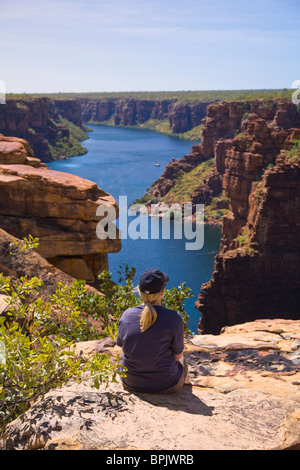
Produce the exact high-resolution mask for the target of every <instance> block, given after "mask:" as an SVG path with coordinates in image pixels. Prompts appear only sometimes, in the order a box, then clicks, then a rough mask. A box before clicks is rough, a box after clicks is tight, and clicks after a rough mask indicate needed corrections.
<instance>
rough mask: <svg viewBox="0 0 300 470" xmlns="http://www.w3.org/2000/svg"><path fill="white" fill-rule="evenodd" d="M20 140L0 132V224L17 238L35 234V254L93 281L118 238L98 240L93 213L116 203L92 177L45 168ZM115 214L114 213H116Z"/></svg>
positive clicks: (70, 272) (64, 269) (73, 274)
mask: <svg viewBox="0 0 300 470" xmlns="http://www.w3.org/2000/svg"><path fill="white" fill-rule="evenodd" d="M31 155H32V151H31V149H30V147H29V145H28V143H27V142H26V141H24V140H22V139H13V138H5V137H3V136H2V137H0V163H1V164H0V227H1V228H2V229H3V230H5V231H6V232H8V233H10V234H12V235H14V236H16V237H17V238H21V239H22V238H23V237H27V236H28V235H29V234H31V235H32V236H33V237H38V238H39V247H38V249H37V251H38V253H39V254H41V255H42V256H43V257H44V258H46V259H47V260H49V261H50V262H51V263H52V264H53V265H54V266H56V267H57V268H59V269H61V270H62V271H64V272H66V273H68V274H70V275H71V276H73V277H75V278H77V279H85V280H86V281H88V282H93V281H94V276H95V275H96V274H98V272H99V271H101V270H103V269H107V268H108V262H107V253H111V252H117V251H119V250H120V249H121V243H120V240H119V239H116V240H110V239H106V240H100V239H99V238H98V237H97V235H96V226H97V224H98V222H99V221H100V217H98V216H97V215H96V211H97V208H98V207H99V206H101V205H108V206H114V207H115V208H116V211H117V204H116V202H115V200H114V198H113V197H112V196H110V194H108V193H106V192H105V191H103V190H102V189H100V188H98V187H97V185H96V184H95V183H93V182H91V181H88V180H85V179H83V178H80V177H78V176H74V175H70V174H67V173H62V172H58V171H52V170H49V169H48V168H47V167H46V165H45V164H43V163H41V162H40V161H39V160H38V159H36V158H32V156H31ZM116 213H117V212H116Z"/></svg>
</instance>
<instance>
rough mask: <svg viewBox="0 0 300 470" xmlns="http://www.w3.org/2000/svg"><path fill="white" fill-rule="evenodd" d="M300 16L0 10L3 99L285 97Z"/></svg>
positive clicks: (168, 0)
mask: <svg viewBox="0 0 300 470" xmlns="http://www.w3.org/2000/svg"><path fill="white" fill-rule="evenodd" d="M299 15H300V0H247V1H244V0H241V1H233V0H127V1H126V0H26V1H24V0H0V50H1V60H0V83H2V84H4V85H3V86H5V88H6V92H7V93H23V92H26V93H52V92H96V91H99V92H100V91H102V92H111V91H163V90H164V91H179V90H233V89H238V90H245V89H265V88H267V89H275V88H292V83H293V82H295V81H296V80H300V60H299V45H300V28H299ZM0 91H1V90H0Z"/></svg>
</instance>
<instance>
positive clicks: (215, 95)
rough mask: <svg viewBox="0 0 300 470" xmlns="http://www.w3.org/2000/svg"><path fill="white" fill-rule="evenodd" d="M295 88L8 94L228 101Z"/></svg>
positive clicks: (21, 96) (289, 92)
mask: <svg viewBox="0 0 300 470" xmlns="http://www.w3.org/2000/svg"><path fill="white" fill-rule="evenodd" d="M294 91H295V90H292V89H291V90H290V89H287V88H283V89H270V90H268V89H261V90H202V91H201V90H195V91H193V90H189V91H128V92H88V93H84V92H83V93H43V94H38V93H32V94H30V95H28V94H12V93H11V94H8V95H7V99H11V98H14V99H27V98H31V99H33V98H37V97H41V96H46V97H49V98H53V99H68V98H69V99H74V98H89V99H106V98H134V99H141V100H180V101H181V102H188V101H219V100H221V101H226V100H249V99H257V98H265V99H271V98H288V99H290V98H291V96H292V94H293V92H294Z"/></svg>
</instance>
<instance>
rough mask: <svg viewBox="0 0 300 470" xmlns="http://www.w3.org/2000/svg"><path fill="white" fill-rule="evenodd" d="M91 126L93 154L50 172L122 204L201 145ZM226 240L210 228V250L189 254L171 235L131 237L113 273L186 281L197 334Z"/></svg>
mask: <svg viewBox="0 0 300 470" xmlns="http://www.w3.org/2000/svg"><path fill="white" fill-rule="evenodd" d="M89 127H90V128H91V129H92V132H90V133H88V135H89V139H88V140H85V141H84V143H83V145H84V146H85V147H86V148H87V150H88V153H87V154H85V155H81V156H76V157H71V158H69V159H67V160H58V161H55V162H51V163H48V166H49V168H51V169H53V170H58V171H64V172H67V173H71V174H74V175H78V176H81V177H83V178H86V179H89V180H91V181H94V182H95V183H97V185H98V186H99V187H100V188H102V189H103V190H104V191H107V192H108V193H110V194H112V196H114V198H115V199H116V201H117V202H118V201H119V196H127V200H128V204H129V205H130V204H131V203H132V202H133V201H134V200H135V199H137V198H140V197H141V196H142V195H143V194H144V193H145V191H146V188H147V187H149V186H150V185H151V183H153V182H154V181H156V180H157V179H158V178H159V176H160V175H161V174H162V172H163V170H164V167H165V165H166V164H167V163H168V162H170V161H171V159H172V158H176V159H178V158H181V157H183V156H184V155H185V154H187V153H189V152H190V150H191V146H192V145H196V144H198V143H199V142H192V143H191V142H189V141H186V140H181V139H177V138H175V137H169V136H165V135H163V134H158V133H156V132H152V131H148V130H139V129H124V128H119V127H107V126H101V125H90V124H89ZM158 165H160V166H158ZM149 230H150V223H149ZM220 239H221V230H220V228H219V227H213V226H208V225H205V227H204V246H203V248H202V249H200V250H186V249H185V248H186V242H187V240H186V239H184V238H182V239H174V238H173V237H172V236H171V238H170V239H162V238H161V237H160V238H159V239H151V238H150V237H149V238H148V239H136V240H132V239H131V238H129V237H128V238H127V239H124V240H122V249H121V251H120V252H119V253H114V254H109V271H110V272H111V273H112V277H113V279H114V280H115V281H118V273H117V271H118V269H119V266H120V265H123V264H128V265H129V266H130V267H135V268H136V271H137V273H136V277H135V279H134V281H135V283H136V284H137V283H138V279H139V276H140V275H141V274H142V272H143V271H144V270H145V269H147V268H149V267H157V268H159V269H161V270H162V271H164V272H166V273H168V275H169V278H170V282H169V284H168V287H174V286H178V285H179V284H180V283H181V282H182V281H185V282H186V285H187V286H188V287H190V288H191V289H192V292H193V295H194V297H193V298H191V299H187V300H186V303H185V306H186V310H187V312H188V314H189V318H190V320H189V327H190V329H191V330H192V332H193V333H196V332H197V323H198V320H199V316H200V313H199V311H198V310H196V309H195V307H194V302H195V300H196V299H197V295H198V293H199V291H200V287H201V284H202V283H204V282H207V281H208V280H209V279H210V278H211V276H212V273H213V267H214V258H215V255H216V254H217V252H218V251H219V246H220Z"/></svg>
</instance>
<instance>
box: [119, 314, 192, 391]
mask: <svg viewBox="0 0 300 470" xmlns="http://www.w3.org/2000/svg"><path fill="white" fill-rule="evenodd" d="M154 308H155V309H156V312H157V319H156V321H155V322H154V323H153V325H152V326H150V328H148V329H147V330H146V331H143V332H142V331H141V329H140V316H141V313H142V311H143V309H144V305H139V306H137V307H133V308H129V309H127V310H126V311H125V312H124V313H123V315H122V317H121V319H120V322H119V329H118V336H117V345H118V346H121V347H122V349H123V356H122V364H123V365H124V366H125V367H126V368H127V371H126V372H125V373H126V377H123V378H122V380H123V382H124V384H125V385H127V386H128V387H130V388H131V389H133V390H136V391H140V392H163V391H164V390H167V389H168V388H170V387H173V386H174V385H176V384H177V382H178V380H179V379H180V377H181V374H182V373H183V367H182V365H181V364H180V362H179V361H176V359H175V357H174V354H176V355H177V354H181V353H182V351H183V346H184V343H183V340H184V328H183V320H182V318H181V316H180V315H179V313H178V312H176V311H175V310H169V309H167V308H165V307H163V306H160V305H155V306H154Z"/></svg>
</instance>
